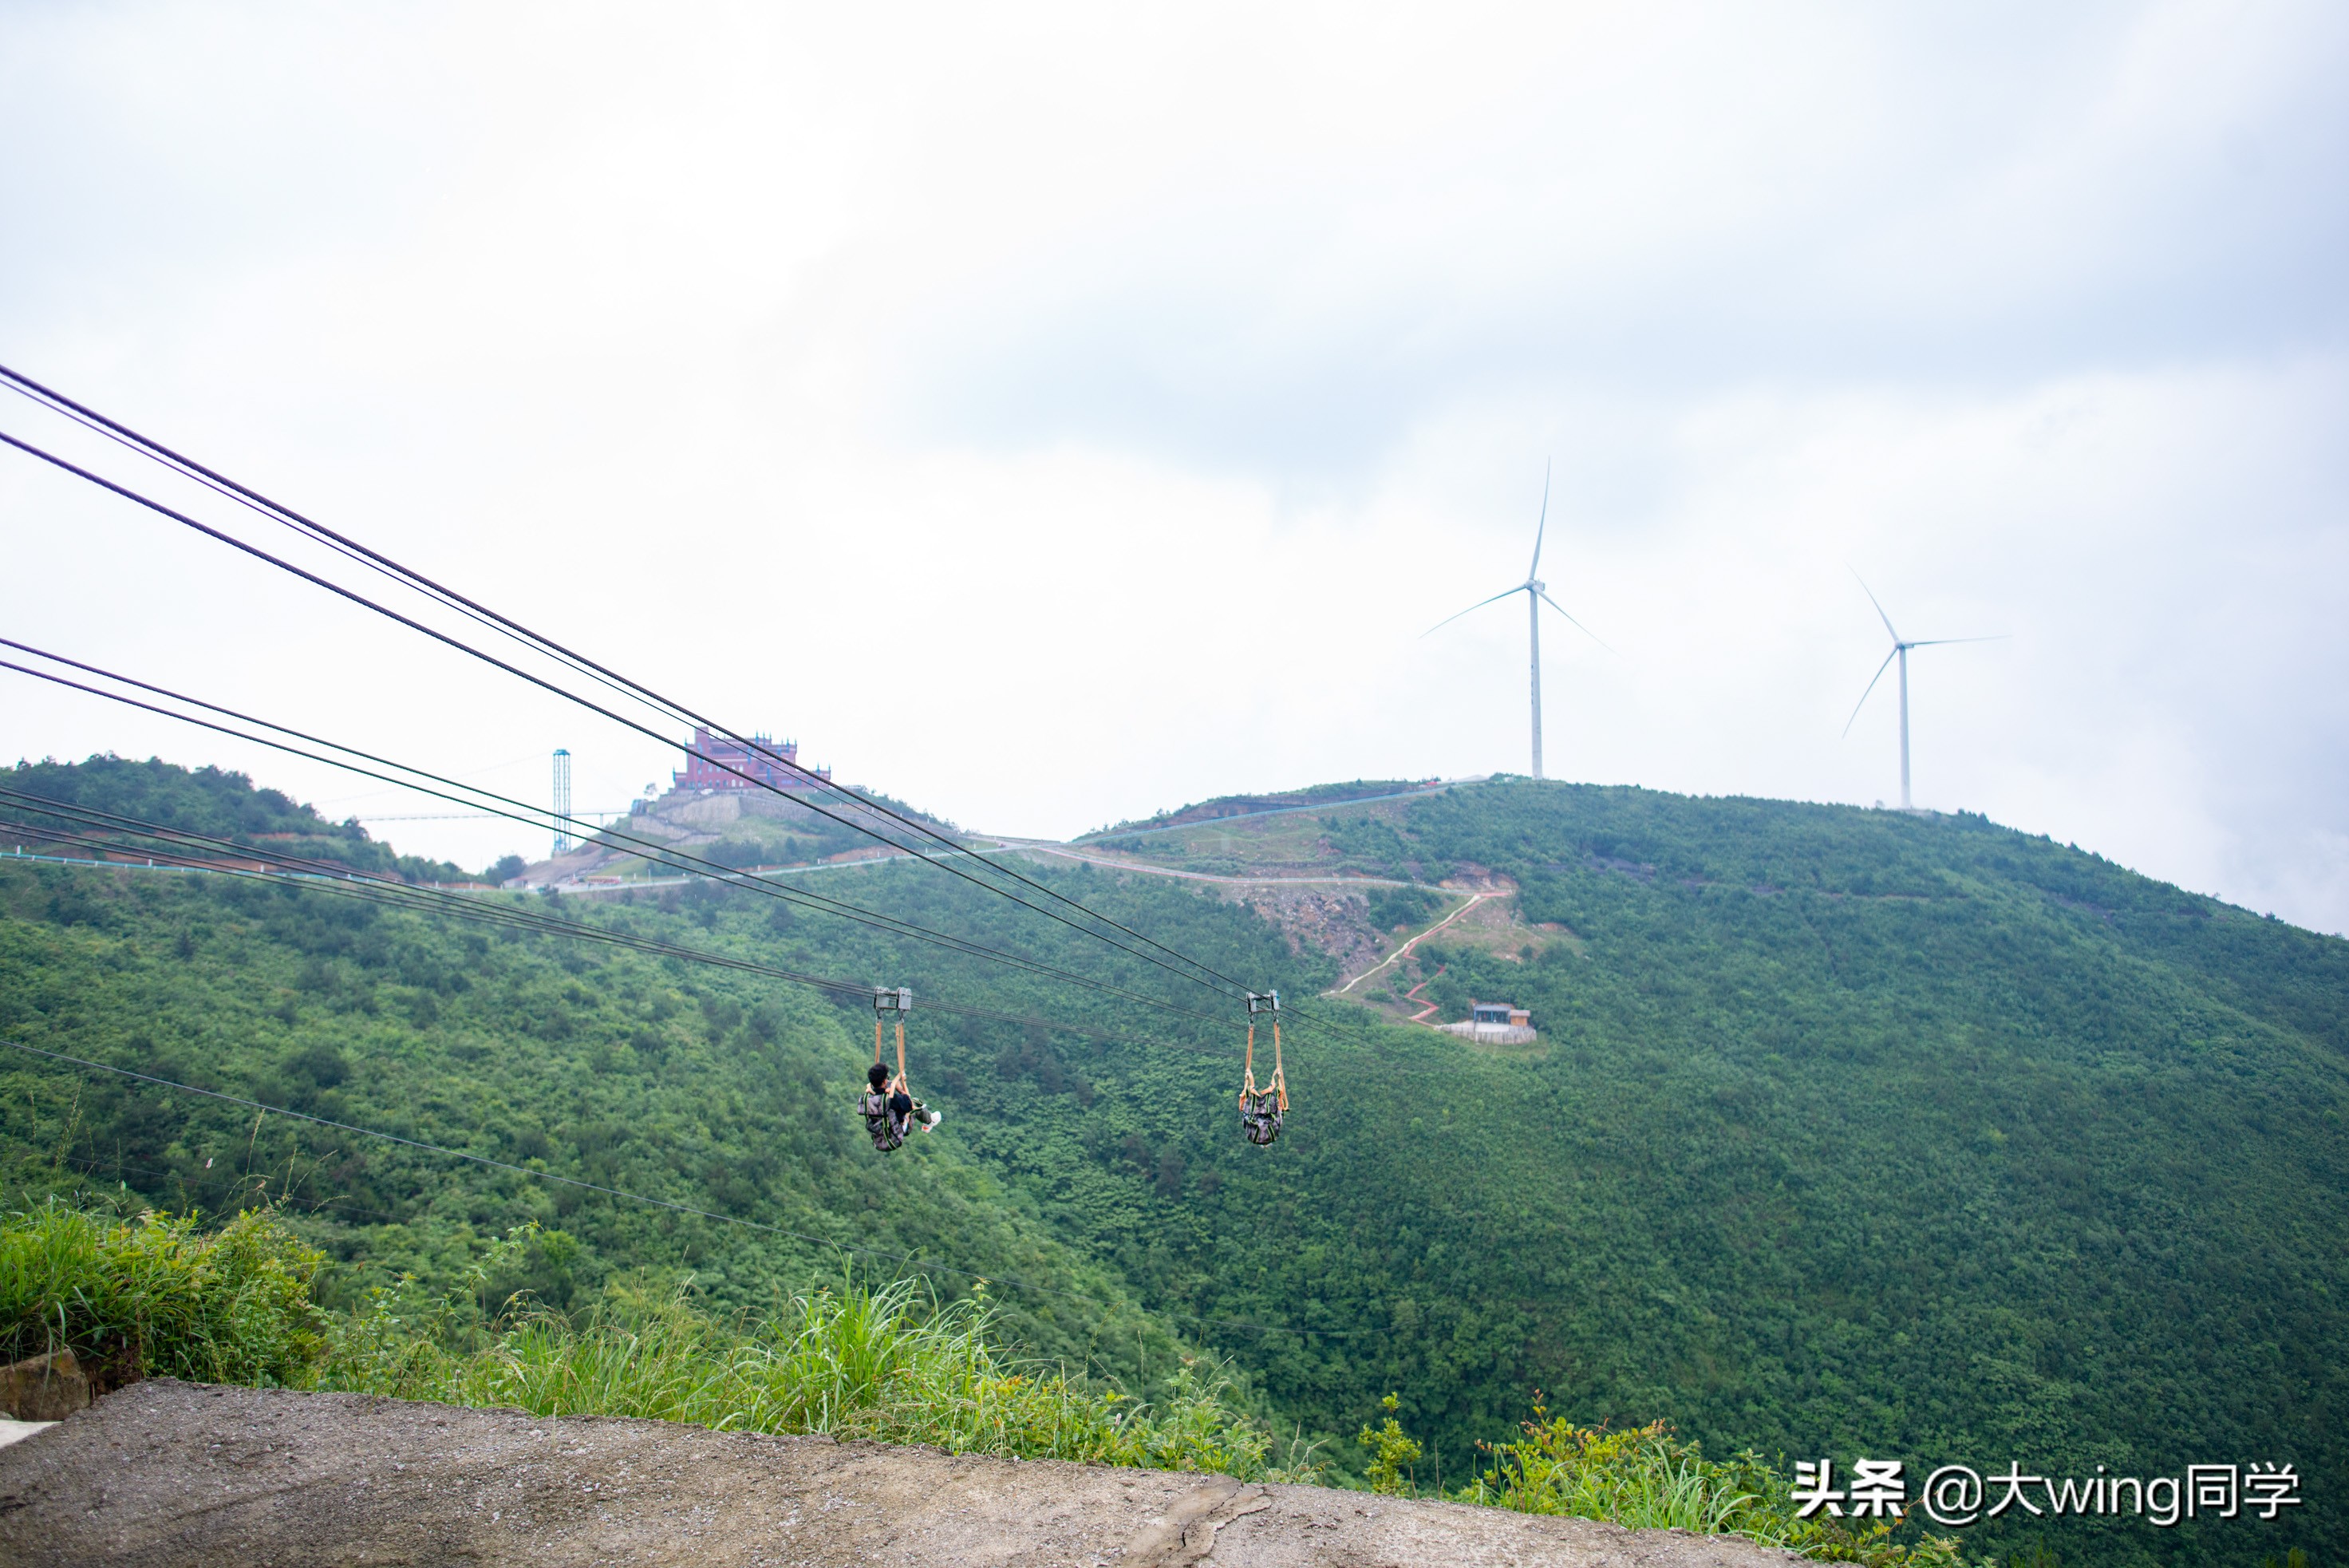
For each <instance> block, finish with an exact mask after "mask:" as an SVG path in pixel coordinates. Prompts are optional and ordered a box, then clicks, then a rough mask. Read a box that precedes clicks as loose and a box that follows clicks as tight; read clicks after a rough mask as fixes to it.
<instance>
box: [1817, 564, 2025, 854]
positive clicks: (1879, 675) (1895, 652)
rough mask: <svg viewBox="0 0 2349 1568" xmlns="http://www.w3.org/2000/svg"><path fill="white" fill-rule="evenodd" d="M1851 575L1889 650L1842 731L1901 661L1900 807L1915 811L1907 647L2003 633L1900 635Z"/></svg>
mask: <svg viewBox="0 0 2349 1568" xmlns="http://www.w3.org/2000/svg"><path fill="white" fill-rule="evenodd" d="M1852 578H1853V580H1854V581H1856V582H1857V583H1858V584H1859V591H1860V592H1861V593H1864V594H1866V595H1867V596H1868V603H1869V604H1872V605H1876V618H1877V619H1878V620H1880V621H1882V622H1883V623H1884V629H1885V630H1886V631H1887V632H1889V633H1890V634H1891V637H1892V651H1891V652H1889V653H1888V654H1886V655H1885V656H1884V662H1883V663H1882V664H1879V665H1878V666H1877V667H1876V673H1875V674H1874V675H1872V676H1870V677H1869V678H1868V690H1867V691H1863V692H1861V693H1860V694H1859V701H1857V702H1856V703H1854V704H1853V705H1852V710H1851V717H1850V718H1848V719H1846V720H1845V721H1844V722H1843V732H1844V733H1845V734H1847V735H1848V734H1850V733H1851V727H1852V725H1853V724H1855V723H1857V722H1858V721H1859V711H1860V710H1861V709H1862V708H1865V707H1867V706H1868V698H1869V697H1870V696H1871V695H1873V694H1874V693H1875V691H1876V683H1877V682H1878V681H1879V680H1883V679H1884V672H1885V670H1888V669H1889V668H1891V666H1892V663H1893V661H1894V660H1895V659H1898V660H1899V664H1900V809H1901V810H1903V811H1914V810H1916V809H1917V808H1916V806H1915V805H1912V804H1911V803H1910V801H1909V649H1912V648H1941V647H1944V646H1946V645H1948V644H1950V643H1953V642H1998V641H2002V640H2003V639H2004V637H2005V634H2004V633H2003V632H2002V633H2000V634H1999V636H1997V637H1932V638H1921V639H1908V638H1903V637H1902V636H1901V635H1900V633H1899V630H1898V629H1897V628H1895V627H1894V626H1893V624H1892V618H1891V617H1890V616H1889V615H1886V614H1885V613H1884V607H1883V606H1882V605H1880V604H1877V601H1876V590H1875V589H1873V588H1871V587H1868V582H1867V579H1865V578H1863V577H1861V576H1860V575H1859V574H1858V573H1857V572H1854V573H1853V574H1852Z"/></svg>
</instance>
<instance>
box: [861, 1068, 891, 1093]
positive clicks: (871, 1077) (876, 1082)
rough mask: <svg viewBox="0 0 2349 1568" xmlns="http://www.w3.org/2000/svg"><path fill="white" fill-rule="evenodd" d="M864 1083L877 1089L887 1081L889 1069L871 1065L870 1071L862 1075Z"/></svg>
mask: <svg viewBox="0 0 2349 1568" xmlns="http://www.w3.org/2000/svg"><path fill="white" fill-rule="evenodd" d="M864 1081H865V1082H866V1083H868V1084H870V1085H873V1086H874V1088H875V1089H878V1088H879V1087H880V1086H881V1085H884V1084H885V1083H887V1082H888V1081H889V1069H888V1068H886V1067H885V1066H883V1065H882V1064H880V1063H878V1062H875V1063H874V1064H873V1068H872V1071H870V1072H868V1073H866V1074H865V1075H864Z"/></svg>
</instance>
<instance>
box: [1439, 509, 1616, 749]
mask: <svg viewBox="0 0 2349 1568" xmlns="http://www.w3.org/2000/svg"><path fill="white" fill-rule="evenodd" d="M1548 530H1549V465H1548V464H1547V463H1545V464H1543V465H1542V499H1541V515H1540V517H1539V519H1538V520H1537V521H1536V523H1535V524H1534V558H1533V564H1532V565H1531V566H1527V567H1526V580H1525V581H1524V582H1522V583H1519V584H1518V585H1517V586H1516V587H1513V588H1504V589H1502V590H1501V591H1500V592H1499V593H1497V594H1495V595H1494V596H1493V597H1491V598H1489V599H1478V600H1477V601H1476V602H1475V604H1473V605H1470V606H1469V607H1468V609H1464V610H1462V611H1460V612H1459V615H1448V616H1445V617H1444V618H1443V619H1442V620H1440V621H1437V622H1436V623H1435V624H1434V625H1433V626H1431V627H1429V628H1427V629H1426V630H1425V631H1423V632H1421V633H1420V634H1419V635H1420V636H1422V637H1430V636H1433V634H1435V633H1436V632H1439V631H1442V630H1443V629H1444V628H1445V627H1447V626H1450V625H1451V624H1452V623H1453V622H1454V621H1455V620H1458V619H1459V618H1460V617H1461V616H1464V615H1466V614H1467V613H1468V610H1479V609H1483V608H1484V607H1485V606H1486V605H1489V604H1493V603H1495V602H1497V601H1498V600H1501V599H1505V598H1507V597H1509V596H1510V595H1511V594H1523V595H1525V596H1526V627H1527V628H1528V631H1529V643H1530V646H1531V648H1532V650H1533V653H1532V671H1533V681H1532V686H1533V719H1534V724H1533V735H1534V777H1536V778H1539V777H1541V776H1542V698H1541V607H1542V606H1544V605H1547V606H1549V607H1550V608H1552V609H1554V610H1556V611H1557V613H1558V614H1560V615H1564V616H1566V618H1567V621H1568V624H1569V625H1571V626H1572V627H1573V628H1574V629H1575V630H1577V631H1578V632H1580V633H1582V635H1583V636H1585V637H1587V638H1588V639H1590V640H1591V641H1593V642H1597V643H1599V647H1601V648H1607V645H1606V644H1605V643H1604V642H1599V635H1598V633H1596V632H1594V631H1592V630H1591V629H1590V628H1588V627H1587V626H1585V625H1583V624H1582V623H1581V622H1580V621H1578V620H1576V619H1575V618H1573V617H1572V616H1570V615H1567V614H1566V607H1565V606H1563V605H1561V604H1559V603H1558V602H1557V600H1556V599H1554V598H1552V597H1549V587H1548V585H1547V584H1546V583H1544V582H1543V581H1542V580H1541V553H1542V536H1543V535H1545V534H1546V533H1547V532H1548ZM1607 651H1608V652H1609V653H1612V652H1614V651H1615V650H1614V649H1611V648H1609V649H1607Z"/></svg>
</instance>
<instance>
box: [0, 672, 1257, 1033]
mask: <svg viewBox="0 0 2349 1568" xmlns="http://www.w3.org/2000/svg"><path fill="white" fill-rule="evenodd" d="M0 647H6V648H13V649H19V650H21V651H24V652H26V653H30V654H33V655H35V656H36V657H38V658H42V659H50V660H52V661H53V662H56V663H58V664H63V665H66V666H67V667H69V668H71V669H75V670H82V671H84V672H86V673H88V674H92V675H97V676H99V677H101V678H103V679H105V680H113V681H117V682H119V683H120V684H122V685H125V686H129V687H133V688H136V689H137V690H140V691H149V692H152V693H154V694H156V695H158V696H162V697H168V698H170V699H171V701H177V702H184V703H186V704H188V705H189V706H191V707H195V708H202V709H203V710H205V711H209V712H214V713H221V714H224V715H226V716H228V717H231V718H233V719H236V720H239V721H240V722H244V723H248V724H257V725H259V726H261V727H262V728H264V729H267V730H274V731H276V732H278V733H280V734H285V735H293V736H295V737H297V738H299V739H301V740H304V741H307V742H310V743H311V744H313V745H317V746H324V747H327V748H329V749H331V750H333V751H337V752H343V753H347V754H348V755H350V756H354V757H360V758H364V759H365V760H367V762H371V763H378V764H380V765H381V766H384V767H388V768H396V769H398V770H399V771H400V772H402V773H407V774H413V775H414V776H415V777H416V778H422V779H429V780H432V781H433V782H434V783H435V784H445V785H447V786H448V787H449V788H450V789H459V790H464V791H466V792H467V793H468V794H469V795H471V796H476V797H479V799H469V798H467V796H465V795H454V794H448V793H446V791H445V790H442V789H434V788H430V787H428V786H426V785H423V784H416V783H414V782H412V780H407V779H399V778H395V777H393V776H392V775H390V774H382V773H378V772H376V771H375V770H374V769H372V768H367V767H361V766H358V765H357V764H356V763H350V762H347V761H344V760H342V759H341V758H337V757H332V756H325V755H321V754H319V753H316V752H309V751H305V750H303V749H302V748H301V747H299V746H295V745H289V744H287V743H286V742H282V741H274V740H271V739H270V738H268V737H267V736H265V735H254V734H249V733H247V732H243V731H241V730H236V729H233V728H231V727H230V726H228V725H225V724H220V723H215V722H212V721H211V720H208V719H202V718H197V717H195V716H193V715H191V714H187V713H180V712H175V711H172V710H171V709H169V708H164V707H160V706H158V705H157V704H155V703H151V702H144V701H140V700H139V699H137V698H134V697H128V696H125V695H123V694H122V693H120V692H119V691H106V690H104V689H103V688H100V687H96V686H91V685H88V684H87V683H85V682H83V681H78V680H69V679H67V678H66V677H64V676H61V675H57V674H55V673H54V672H51V671H48V670H36V669H33V668H30V667H29V666H26V665H22V664H18V663H16V662H14V661H12V660H8V659H0V670H15V671H16V673H18V674H20V675H29V676H31V677H33V678H34V679H36V680H46V681H48V682H50V683H51V684H53V685H57V686H63V687H67V688H69V689H71V690H73V691H82V692H87V693H88V694H89V695H91V696H95V697H102V698H105V699H106V700H107V701H111V702H117V703H120V704H122V705H124V706H126V707H131V708H137V709H140V710H141V711H146V712H150V713H156V714H160V715H161V716H162V717H165V718H169V719H176V720H178V721H179V722H181V723H184V724H191V725H195V726H197V727H199V728H202V729H206V730H211V731H212V732H215V733H218V734H223V735H227V736H230V737H232V738H233V739H236V740H241V741H245V742H251V743H253V744H254V745H260V746H267V747H270V748H271V749H273V750H275V751H280V752H285V753H287V754H289V755H292V756H297V757H301V758H304V759H305V760H306V761H310V762H316V763H325V764H326V765H327V766H329V767H335V768H340V769H342V770H343V771H345V772H347V773H352V774H357V775H359V776H360V777H362V778H372V779H377V780H380V781H381V782H383V783H386V784H398V785H399V786H400V787H402V788H405V789H409V790H412V791H414V792H416V793H417V794H426V795H430V796H433V797H435V798H437V799H440V800H446V801H450V802H452V803H454V804H458V805H480V804H481V801H482V800H491V801H502V802H504V803H505V804H506V805H509V806H512V807H514V808H516V809H514V810H504V811H501V810H498V809H497V808H495V807H492V808H490V809H491V810H492V813H493V815H500V816H504V817H508V818H511V819H512V820H513V821H516V822H523V823H526V824H528V825H529V826H533V827H535V826H542V819H543V820H546V821H555V822H561V823H564V824H569V825H572V826H585V825H584V824H581V823H579V822H578V820H577V819H576V818H574V817H569V816H562V815H558V814H556V813H554V812H551V811H548V810H546V809H544V808H543V807H538V806H532V805H527V804H526V803H523V802H520V801H513V800H511V799H509V797H507V796H504V795H501V794H495V793H494V792H492V791H490V790H485V789H481V788H480V787H479V786H477V785H470V784H458V783H456V782H455V781H453V780H450V779H445V778H442V777H441V776H440V775H439V774H429V773H427V772H425V771H424V770H422V769H420V768H415V767H410V766H409V765H408V764H407V763H398V762H394V761H392V760H390V759H388V758H385V757H380V756H378V755H376V754H375V753H370V752H364V751H361V750H359V749H358V748H357V747H354V746H347V745H344V744H343V743H342V742H336V741H329V740H326V739H324V738H322V737H319V736H316V735H312V734H309V733H308V732H305V731H300V730H295V729H292V728H289V727H287V726H285V725H282V724H276V723H274V722H270V721H269V720H266V719H262V718H258V717H255V716H254V715H251V714H247V713H243V712H239V711H236V710H234V709H232V708H223V707H222V706H220V705H219V704H217V703H212V702H207V701H203V700H202V698H197V697H190V696H187V695H186V694H184V693H181V692H178V691H171V689H170V688H168V687H162V686H157V685H154V684H152V683H150V682H148V681H143V680H137V679H135V678H134V677H131V676H127V675H119V674H117V673H115V672H114V671H112V670H105V669H103V668H101V667H99V666H97V665H93V664H87V663H84V662H82V661H81V660H78V659H67V658H66V657H65V656H63V655H61V654H55V653H50V652H47V651H46V650H45V649H36V648H34V647H32V646H31V645H30V644H27V643H22V642H16V641H14V640H12V639H6V638H0ZM523 813H527V814H529V815H522V814H523ZM600 831H602V832H604V833H605V835H606V836H612V837H616V838H618V839H620V840H622V841H625V842H627V843H629V844H631V845H636V846H643V847H641V848H639V849H638V850H637V853H638V854H639V855H641V856H643V857H645V858H647V859H657V860H658V862H659V863H660V864H662V865H664V866H667V867H672V868H673V869H677V870H680V871H683V872H685V873H687V874H688V875H689V876H699V877H705V878H708V879H709V880H712V881H716V882H721V883H723V884H725V885H727V886H730V887H740V888H747V889H749V890H750V891H752V892H757V893H760V894H762V895H763V896H766V897H769V898H775V899H778V900H780V901H781V902H783V903H787V904H798V905H802V906H803V907H806V908H809V909H816V910H817V911H819V912H821V913H825V914H832V915H837V916H839V917H841V918H842V919H847V920H851V921H853V922H854V923H856V924H859V925H864V926H869V927H871V928H873V929H876V930H882V931H885V932H887V933H888V934H890V935H894V936H905V937H910V938H912V939H913V940H916V941H923V942H927V943H930V944H932V945H934V946H938V947H943V948H946V949H947V950H950V951H956V952H961V953H964V954H966V955H967V956H970V957H976V958H983V959H988V960H991V961H995V962H999V963H1002V964H1005V965H1007V966H1009V967H1011V968H1016V969H1021V970H1025V971H1028V972H1030V973H1034V974H1039V975H1046V976H1050V977H1051V978H1053V979H1057V980H1064V981H1068V982H1070V983H1071V984H1073V985H1079V986H1082V987H1085V988H1087V989H1090V990H1093V991H1099V992H1103V993H1105V994H1109V995H1113V996H1116V997H1118V998H1120V999H1121V1000H1123V1001H1128V1002H1138V1003H1141V1004H1142V1005H1143V1006H1147V1007H1153V1008H1156V1009H1158V1010H1159V1011H1161V1012H1171V1013H1177V1014H1180V1015H1182V1016H1184V1017H1186V1018H1193V1019H1196V1020H1198V1021H1200V1022H1202V1023H1217V1024H1220V1023H1223V1022H1224V1020H1222V1019H1219V1018H1217V1017H1216V1016H1215V1015H1214V1014H1211V1013H1205V1012H1197V1011H1195V1010H1194V1009H1191V1008H1186V1007H1184V1006H1182V1005H1181V1004H1180V1003H1177V1002H1167V1001H1164V1000H1163V999H1161V998H1158V997H1154V996H1149V995H1146V994H1144V993H1143V992H1133V991H1128V990H1126V989H1125V988H1123V987H1122V986H1117V985H1112V984H1111V983H1109V982H1107V981H1099V980H1095V979H1093V978H1092V977H1091V976H1088V975H1084V974H1080V973H1078V972H1076V971H1071V970H1064V969H1061V968H1060V967H1058V966H1057V965H1053V964H1048V963H1045V962H1043V961H1040V960H1037V959H1031V958H1029V957H1027V956H1026V955H1024V954H1019V953H1014V952H1009V951H1007V950H1003V949H999V948H990V947H988V946H986V945H985V944H983V943H976V942H971V941H968V940H966V939H964V938H960V937H956V936H952V935H950V934H948V933H946V932H943V931H936V930H932V929H929V928H927V927H923V926H917V925H916V924H914V923H913V922H911V921H908V920H903V919H898V918H897V917H895V916H892V915H884V914H881V913H880V912H878V911H876V910H872V909H864V908H862V907H861V906H858V905H854V904H850V903H846V902H845V901H843V900H841V899H837V898H829V897H827V896H825V895H823V894H821V893H812V892H810V891H808V890H807V889H805V888H796V887H792V886H789V885H787V884H783V883H780V882H776V881H774V880H772V879H771V878H770V877H762V876H760V875H758V874H757V873H755V872H750V871H743V870H740V869H737V868H735V867H725V866H720V865H719V864H718V863H716V862H714V861H709V860H704V859H702V858H701V857H698V856H694V855H688V854H687V853H685V852H684V851H683V850H679V849H676V848H674V847H672V846H667V845H661V844H657V843H656V842H655V841H653V840H649V839H642V838H637V837H636V836H632V835H627V834H621V833H618V832H617V831H616V830H613V829H603V830H600ZM1161 967H1164V966H1163V965H1162V966H1161Z"/></svg>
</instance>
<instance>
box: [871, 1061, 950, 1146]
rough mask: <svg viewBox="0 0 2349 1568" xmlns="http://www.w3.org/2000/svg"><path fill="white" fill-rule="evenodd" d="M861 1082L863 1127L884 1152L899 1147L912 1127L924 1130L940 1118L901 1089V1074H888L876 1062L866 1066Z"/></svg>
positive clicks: (903, 1088) (903, 1084)
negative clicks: (895, 1075)
mask: <svg viewBox="0 0 2349 1568" xmlns="http://www.w3.org/2000/svg"><path fill="white" fill-rule="evenodd" d="M864 1082H865V1085H866V1086H867V1091H868V1092H867V1093H866V1094H865V1096H864V1126H865V1129H866V1130H867V1131H869V1132H870V1133H872V1135H873V1147H874V1148H877V1149H879V1150H881V1151H882V1152H883V1153H884V1154H886V1153H888V1152H889V1151H890V1150H892V1149H895V1148H898V1147H902V1146H903V1145H904V1144H905V1135H906V1134H907V1133H909V1132H911V1131H912V1130H913V1129H914V1128H915V1127H920V1128H921V1129H922V1130H923V1131H924V1132H927V1131H929V1130H930V1129H931V1128H932V1127H936V1126H937V1125H938V1123H939V1121H940V1120H941V1119H943V1118H941V1117H940V1116H939V1115H938V1113H937V1112H936V1111H934V1110H932V1109H930V1108H929V1107H928V1106H925V1105H924V1104H922V1102H921V1101H919V1100H917V1099H916V1098H914V1096H911V1095H909V1094H907V1093H906V1092H905V1077H904V1075H899V1076H897V1077H895V1078H892V1077H891V1076H890V1075H889V1069H888V1068H886V1067H885V1066H883V1065H882V1064H880V1063H878V1062H875V1063H874V1064H873V1065H872V1066H871V1067H870V1068H868V1069H867V1070H866V1072H865V1075H864Z"/></svg>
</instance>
